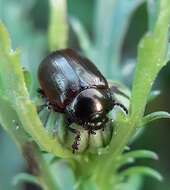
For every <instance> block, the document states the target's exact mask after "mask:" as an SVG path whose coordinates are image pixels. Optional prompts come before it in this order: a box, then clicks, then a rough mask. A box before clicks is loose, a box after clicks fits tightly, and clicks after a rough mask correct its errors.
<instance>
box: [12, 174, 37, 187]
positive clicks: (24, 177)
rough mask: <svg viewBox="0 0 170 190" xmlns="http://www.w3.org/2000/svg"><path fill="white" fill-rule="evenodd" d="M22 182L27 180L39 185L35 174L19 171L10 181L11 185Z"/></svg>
mask: <svg viewBox="0 0 170 190" xmlns="http://www.w3.org/2000/svg"><path fill="white" fill-rule="evenodd" d="M23 182H28V183H31V184H35V185H38V186H40V182H39V181H38V179H37V178H36V177H35V176H33V175H30V174H27V173H20V174H18V175H16V176H15V177H14V179H13V182H12V183H13V185H17V184H19V183H23Z"/></svg>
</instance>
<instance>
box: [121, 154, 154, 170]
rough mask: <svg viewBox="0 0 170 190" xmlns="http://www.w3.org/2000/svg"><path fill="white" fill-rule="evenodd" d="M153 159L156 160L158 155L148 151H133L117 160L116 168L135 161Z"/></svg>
mask: <svg viewBox="0 0 170 190" xmlns="http://www.w3.org/2000/svg"><path fill="white" fill-rule="evenodd" d="M138 158H139V159H144V158H148V159H154V160H158V155H157V154H156V153H154V152H152V151H149V150H134V151H131V152H127V153H124V154H123V155H121V156H120V158H118V167H122V165H124V164H131V163H133V162H134V161H135V159H138Z"/></svg>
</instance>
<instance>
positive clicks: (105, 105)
mask: <svg viewBox="0 0 170 190" xmlns="http://www.w3.org/2000/svg"><path fill="white" fill-rule="evenodd" d="M38 79H39V83H40V87H41V88H40V89H39V93H40V94H41V95H42V96H43V97H44V98H45V99H46V101H47V104H48V105H49V106H50V107H51V108H52V110H54V111H55V112H59V113H63V114H64V115H65V118H66V121H67V123H68V126H67V127H68V129H69V130H70V131H72V132H73V133H75V140H74V143H73V144H72V149H73V153H74V152H75V151H76V150H78V145H79V143H80V140H81V139H80V131H79V130H78V129H75V128H71V127H70V125H71V124H72V123H76V124H78V125H80V126H82V127H83V128H84V129H85V130H88V133H89V135H90V134H96V132H95V131H96V130H99V129H104V127H105V124H106V123H107V122H108V117H107V114H108V113H109V111H111V110H112V109H113V107H114V106H115V105H117V106H120V107H121V108H122V109H123V110H124V111H125V112H126V113H127V112H128V111H127V109H126V107H125V106H124V105H122V104H121V103H118V102H116V101H115V100H114V99H113V95H114V90H113V88H109V85H108V82H107V80H106V79H105V77H104V76H103V75H102V74H101V72H100V71H99V70H98V69H97V67H96V66H95V65H94V64H93V63H92V62H91V61H90V60H88V59H87V58H85V57H83V56H81V55H80V54H78V53H77V52H76V51H74V50H73V49H63V50H57V51H55V52H52V53H51V54H49V55H48V56H47V57H46V58H45V59H44V60H42V62H41V63H40V65H39V68H38Z"/></svg>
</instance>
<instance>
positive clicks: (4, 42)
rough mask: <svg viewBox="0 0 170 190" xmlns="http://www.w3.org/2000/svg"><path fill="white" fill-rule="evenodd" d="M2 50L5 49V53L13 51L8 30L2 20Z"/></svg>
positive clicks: (0, 24)
mask: <svg viewBox="0 0 170 190" xmlns="http://www.w3.org/2000/svg"><path fill="white" fill-rule="evenodd" d="M0 34H1V35H0V49H4V51H5V52H9V51H11V41H10V38H9V36H8V33H7V30H6V28H5V27H4V25H3V24H2V22H1V20H0Z"/></svg>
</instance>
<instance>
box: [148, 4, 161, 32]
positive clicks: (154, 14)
mask: <svg viewBox="0 0 170 190" xmlns="http://www.w3.org/2000/svg"><path fill="white" fill-rule="evenodd" d="M146 2H147V9H148V15H149V16H148V20H149V21H148V24H149V30H150V31H153V30H154V27H155V24H156V21H157V18H158V15H159V8H160V1H159V0H155V1H153V0H147V1H146Z"/></svg>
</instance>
